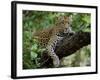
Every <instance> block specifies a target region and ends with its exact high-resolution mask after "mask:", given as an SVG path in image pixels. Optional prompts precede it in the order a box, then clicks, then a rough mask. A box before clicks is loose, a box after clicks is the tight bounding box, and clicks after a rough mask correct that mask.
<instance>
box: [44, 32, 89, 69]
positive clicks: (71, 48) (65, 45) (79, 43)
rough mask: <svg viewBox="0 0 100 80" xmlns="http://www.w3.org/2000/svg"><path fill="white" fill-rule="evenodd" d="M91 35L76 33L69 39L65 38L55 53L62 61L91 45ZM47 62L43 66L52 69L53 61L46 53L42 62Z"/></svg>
mask: <svg viewBox="0 0 100 80" xmlns="http://www.w3.org/2000/svg"><path fill="white" fill-rule="evenodd" d="M90 35H91V33H90V32H76V33H75V34H72V35H70V36H69V37H67V36H65V37H64V39H63V40H62V41H61V42H60V43H59V44H61V45H60V46H57V47H56V49H55V53H56V54H57V55H58V56H59V58H60V59H61V58H63V57H65V56H69V55H71V54H73V53H75V52H76V51H77V50H79V49H80V48H82V47H84V46H87V45H88V44H90V42H91V41H90V39H91V38H90V37H91V36H90ZM45 60H47V61H46V62H45V63H44V64H43V66H46V67H50V65H52V63H51V62H52V60H51V59H50V57H49V56H48V55H47V52H44V53H43V56H42V61H45Z"/></svg>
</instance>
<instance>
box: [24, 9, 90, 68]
mask: <svg viewBox="0 0 100 80" xmlns="http://www.w3.org/2000/svg"><path fill="white" fill-rule="evenodd" d="M61 15H67V16H70V15H72V20H73V21H72V29H73V30H74V31H78V30H80V28H81V25H82V26H84V28H83V29H82V31H90V24H91V21H90V18H91V15H90V14H87V13H61V12H46V11H28V10H23V69H35V68H41V56H42V52H43V51H45V48H41V47H40V46H39V44H38V41H37V40H36V39H34V38H33V33H34V32H36V31H37V30H41V29H44V28H48V27H52V26H54V24H55V22H56V17H59V16H61ZM85 51H86V54H89V57H90V49H88V50H87V48H86V49H84V52H85ZM78 58H79V57H78ZM84 58H85V57H84ZM74 66H77V65H74Z"/></svg>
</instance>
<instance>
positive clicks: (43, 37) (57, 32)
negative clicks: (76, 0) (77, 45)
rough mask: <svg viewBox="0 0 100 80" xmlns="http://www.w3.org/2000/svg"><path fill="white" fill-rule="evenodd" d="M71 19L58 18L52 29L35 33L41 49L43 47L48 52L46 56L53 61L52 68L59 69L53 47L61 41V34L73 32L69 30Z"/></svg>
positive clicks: (58, 61) (58, 62)
mask: <svg viewBox="0 0 100 80" xmlns="http://www.w3.org/2000/svg"><path fill="white" fill-rule="evenodd" d="M70 24H71V17H67V16H60V17H58V18H57V20H56V24H55V26H54V27H52V28H47V29H44V30H42V31H39V32H36V33H35V34H34V37H35V36H36V38H37V40H38V41H39V43H40V45H41V46H42V47H45V48H46V49H47V51H48V55H49V56H51V58H52V60H53V65H54V67H59V65H60V60H59V57H58V56H57V55H56V53H55V52H54V50H55V47H56V45H57V43H58V42H59V41H61V40H62V39H63V36H62V35H63V34H66V33H71V32H73V31H72V30H71V28H70Z"/></svg>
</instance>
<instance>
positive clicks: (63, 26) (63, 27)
mask: <svg viewBox="0 0 100 80" xmlns="http://www.w3.org/2000/svg"><path fill="white" fill-rule="evenodd" d="M71 24H72V16H71V15H70V16H60V17H58V18H57V26H58V27H59V29H60V31H61V32H63V33H68V31H69V29H70V27H71Z"/></svg>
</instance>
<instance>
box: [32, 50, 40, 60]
mask: <svg viewBox="0 0 100 80" xmlns="http://www.w3.org/2000/svg"><path fill="white" fill-rule="evenodd" d="M37 56H38V54H37V53H35V52H32V51H31V60H34V59H35V58H37Z"/></svg>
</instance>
